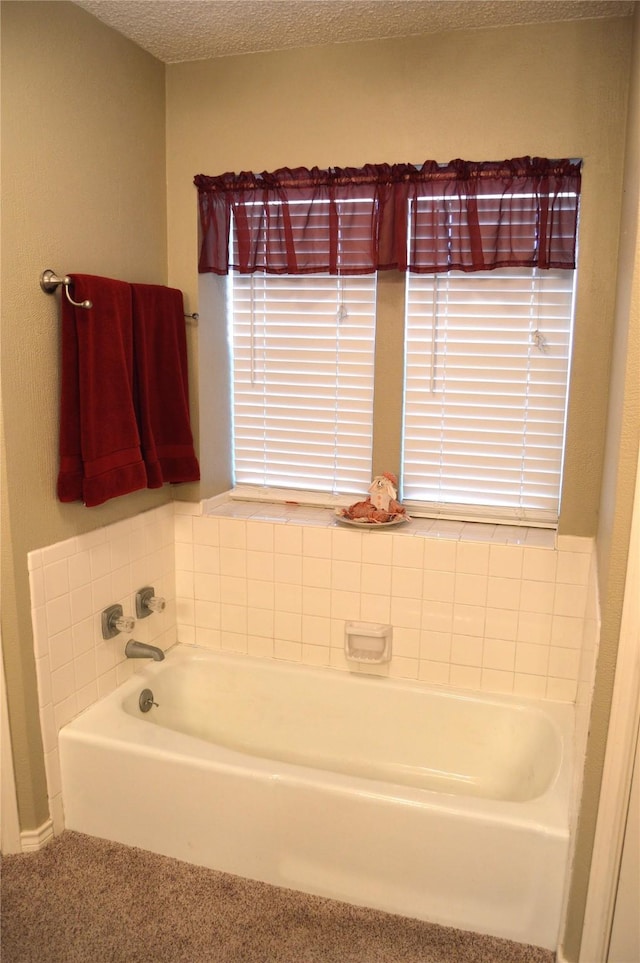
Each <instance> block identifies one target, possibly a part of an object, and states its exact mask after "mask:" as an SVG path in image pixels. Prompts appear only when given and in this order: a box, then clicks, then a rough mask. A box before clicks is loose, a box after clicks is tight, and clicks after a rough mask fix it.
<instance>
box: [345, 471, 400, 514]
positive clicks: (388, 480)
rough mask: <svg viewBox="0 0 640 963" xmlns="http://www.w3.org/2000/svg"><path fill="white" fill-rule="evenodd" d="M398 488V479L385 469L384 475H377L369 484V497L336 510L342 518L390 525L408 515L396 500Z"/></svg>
mask: <svg viewBox="0 0 640 963" xmlns="http://www.w3.org/2000/svg"><path fill="white" fill-rule="evenodd" d="M397 489H398V479H397V478H396V476H395V475H394V474H392V473H391V472H389V471H385V472H383V473H382V475H376V477H375V478H374V479H373V481H372V482H371V484H370V485H369V492H370V494H369V497H368V498H366V499H365V500H364V501H361V502H354V504H353V505H350V506H349V507H348V508H342V509H336V511H337V512H338V515H339V516H340V517H341V518H344V519H347V520H348V521H357V522H360V523H362V524H365V525H366V524H370V525H385V524H386V525H389V524H391V523H393V522H398V521H401V520H404V519H406V518H407V517H408V516H407V514H406V512H405V510H404V508H403V506H402V505H401V504H400V502H399V501H397V500H396V496H397Z"/></svg>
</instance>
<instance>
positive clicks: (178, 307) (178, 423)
mask: <svg viewBox="0 0 640 963" xmlns="http://www.w3.org/2000/svg"><path fill="white" fill-rule="evenodd" d="M131 288H132V291H133V331H134V365H135V377H136V410H137V416H138V424H139V426H140V433H141V436H142V452H143V457H144V460H145V463H146V466H147V474H148V476H149V487H156V485H158V484H160V485H161V484H162V483H163V482H172V483H177V482H190V481H198V480H199V478H200V468H199V465H198V459H197V458H196V454H195V450H194V447H193V435H192V433H191V423H190V418H189V376H188V368H187V337H186V332H185V321H184V306H183V300H182V292H181V291H178V290H177V289H176V288H167V287H161V286H159V285H155V284H132V285H131Z"/></svg>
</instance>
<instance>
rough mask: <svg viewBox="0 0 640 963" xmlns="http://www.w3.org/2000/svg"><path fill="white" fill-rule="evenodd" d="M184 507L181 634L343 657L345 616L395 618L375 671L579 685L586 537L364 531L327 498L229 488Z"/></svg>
mask: <svg viewBox="0 0 640 963" xmlns="http://www.w3.org/2000/svg"><path fill="white" fill-rule="evenodd" d="M192 510H193V509H192V508H190V507H189V506H184V505H182V506H177V507H176V512H177V514H176V614H177V622H178V634H179V637H180V639H181V641H183V642H191V643H195V644H197V645H203V646H207V647H211V648H222V649H226V650H231V651H236V652H243V653H247V654H249V655H255V656H261V657H269V658H281V659H288V660H292V661H297V662H302V663H308V664H313V665H325V666H333V667H336V668H342V669H345V668H349V667H350V666H349V665H348V664H347V663H346V661H345V658H344V654H343V645H344V626H345V622H346V621H349V620H353V621H368V622H383V623H390V624H392V625H393V658H392V661H391V663H389V664H388V665H385V666H380V667H379V668H378V671H379V672H381V673H384V674H389V675H391V676H396V677H402V678H407V679H414V680H419V681H424V682H428V683H437V684H443V685H450V686H454V687H463V688H470V689H480V690H483V691H488V692H499V693H516V694H520V695H525V696H534V697H542V698H547V699H555V700H561V701H568V702H574V701H575V699H576V695H577V687H578V680H579V678H580V657H581V651H582V641H583V633H584V630H585V615H586V612H587V599H588V594H589V584H590V583H589V573H590V571H591V560H592V548H593V542H592V540H591V539H582V538H564V539H563V538H560V539H559V540H558V541H559V545H558V547H555V541H556V539H555V535H554V533H552V532H549V531H544V530H540V529H537V530H536V529H518V528H510V527H508V526H493V525H477V524H473V525H471V524H464V523H458V522H434V521H431V520H427V519H413V520H411V522H409V523H407V524H406V525H402V526H401V527H400V526H398V527H397V528H394V529H392V530H391V531H389V530H387V531H364V532H363V531H360V530H359V529H354V528H349V527H345V526H341V525H339V524H338V523H337V522H336V520H335V517H334V516H333V514H332V513H331V511H328V510H326V509H304V508H297V507H294V506H268V505H262V506H259V505H256V504H255V503H247V502H228V501H224V500H222V501H219V500H212V501H211V502H210V503H207V504H205V506H204V514H197V515H196V514H191V511H192ZM198 511H199V509H198ZM351 668H353V666H351ZM356 668H357V670H362V667H356ZM367 671H371V668H370V667H367Z"/></svg>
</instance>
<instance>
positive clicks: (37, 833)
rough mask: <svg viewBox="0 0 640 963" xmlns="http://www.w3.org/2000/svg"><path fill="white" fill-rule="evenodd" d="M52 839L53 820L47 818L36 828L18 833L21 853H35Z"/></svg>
mask: <svg viewBox="0 0 640 963" xmlns="http://www.w3.org/2000/svg"><path fill="white" fill-rule="evenodd" d="M52 839H53V820H52V819H47V821H46V822H44V823H43V824H42V825H41V826H38V828H37V829H26V830H24V831H23V832H21V833H20V845H21V849H22V852H23V853H37V852H38V850H39V849H42V847H43V846H46V845H47V843H50V842H51V840H52Z"/></svg>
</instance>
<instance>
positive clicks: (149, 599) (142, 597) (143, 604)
mask: <svg viewBox="0 0 640 963" xmlns="http://www.w3.org/2000/svg"><path fill="white" fill-rule="evenodd" d="M166 604H167V603H166V601H165V599H163V598H160V597H158V596H157V595H156V594H155V589H154V588H153V586H151V585H146V586H145V587H144V588H141V589H140V591H139V592H136V615H137V617H138V618H139V619H146V617H147V616H148V615H151V613H152V612H164V610H165V607H166Z"/></svg>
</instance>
